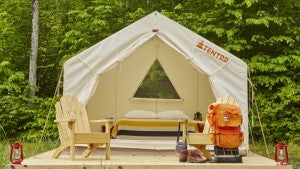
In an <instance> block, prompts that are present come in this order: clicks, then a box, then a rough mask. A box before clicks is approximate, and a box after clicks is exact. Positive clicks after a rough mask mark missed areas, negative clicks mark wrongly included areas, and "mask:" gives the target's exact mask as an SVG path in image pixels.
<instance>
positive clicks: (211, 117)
mask: <svg viewBox="0 0 300 169" xmlns="http://www.w3.org/2000/svg"><path fill="white" fill-rule="evenodd" d="M242 119H243V118H242V114H241V110H240V108H239V107H237V106H236V105H233V104H229V103H213V104H211V105H210V106H209V109H208V113H207V120H208V122H209V124H210V128H211V130H210V138H211V141H212V142H213V143H214V144H215V145H217V146H220V147H223V148H237V147H239V146H240V145H241V144H242V142H243V141H244V135H243V133H242V132H241V131H240V125H241V124H242Z"/></svg>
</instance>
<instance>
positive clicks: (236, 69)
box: [64, 11, 247, 110]
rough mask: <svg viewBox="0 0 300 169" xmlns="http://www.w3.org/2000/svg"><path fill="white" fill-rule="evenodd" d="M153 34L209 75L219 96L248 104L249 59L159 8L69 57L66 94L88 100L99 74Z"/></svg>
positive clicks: (65, 81) (83, 101)
mask: <svg viewBox="0 0 300 169" xmlns="http://www.w3.org/2000/svg"><path fill="white" fill-rule="evenodd" d="M154 36H158V37H159V38H161V39H162V40H163V41H164V42H165V43H167V44H168V45H169V46H171V47H172V48H173V49H175V50H176V51H178V52H180V53H181V54H182V55H183V56H184V57H186V60H189V61H190V62H191V63H192V64H193V65H194V66H196V68H198V70H199V71H202V72H203V73H205V74H206V75H207V76H209V79H210V82H211V84H212V89H213V92H214V95H215V96H216V98H218V97H221V96H224V95H230V96H233V97H234V98H236V99H237V101H238V102H239V104H240V105H247V65H246V63H245V62H243V61H242V60H241V59H239V58H237V57H236V56H234V55H232V54H231V53H229V52H227V51H225V50H224V49H222V48H220V47H218V46H217V45H215V44H213V43H212V42H210V41H209V40H207V39H205V38H203V37H202V36H200V35H198V34H196V33H194V32H192V31H191V30H189V29H187V28H185V27H184V26H182V25H180V24H178V23H177V22H175V21H173V20H171V19H169V18H167V17H166V16H164V15H162V14H160V13H159V12H157V11H155V12H153V13H151V14H149V15H147V16H145V17H144V18H142V19H140V20H138V21H136V22H134V23H133V24H131V25H129V26H127V27H125V28H124V29H122V30H120V31H118V32H116V33H115V34H113V35H111V36H109V37H108V38H106V39H104V40H102V41H101V42H99V43H97V44H95V45H94V46H92V47H90V48H88V49H87V50H85V51H83V52H81V53H79V54H78V55H76V56H74V57H72V58H71V59H69V60H68V61H67V62H66V63H65V64H64V95H72V96H76V97H77V98H78V99H79V101H80V102H82V103H85V104H86V103H87V102H88V100H89V98H90V97H91V96H92V95H93V92H94V91H95V88H96V87H97V84H98V77H99V75H100V74H101V73H104V72H106V71H108V70H110V69H111V68H113V67H114V66H116V65H118V64H119V62H122V61H123V60H125V59H126V57H128V56H129V55H130V54H131V53H133V52H134V51H135V50H136V49H137V48H138V47H139V46H140V45H142V44H143V43H145V42H146V41H147V40H149V39H151V38H152V37H154ZM242 109H244V110H247V109H246V107H242Z"/></svg>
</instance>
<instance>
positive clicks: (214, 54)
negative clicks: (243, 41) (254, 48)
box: [196, 40, 229, 63]
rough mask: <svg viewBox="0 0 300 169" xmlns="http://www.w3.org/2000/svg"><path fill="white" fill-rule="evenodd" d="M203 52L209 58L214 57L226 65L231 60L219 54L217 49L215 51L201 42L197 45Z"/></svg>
mask: <svg viewBox="0 0 300 169" xmlns="http://www.w3.org/2000/svg"><path fill="white" fill-rule="evenodd" d="M196 46H197V47H198V48H199V49H200V50H201V51H203V52H204V53H207V54H208V55H209V56H211V57H214V58H216V59H218V60H220V61H222V62H224V63H227V62H228V60H229V58H228V57H226V56H224V55H222V54H221V53H219V52H217V51H216V50H215V49H213V48H212V47H210V46H208V45H206V44H205V43H204V41H203V40H202V41H200V42H198V43H197V45H196Z"/></svg>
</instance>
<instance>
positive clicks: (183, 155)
mask: <svg viewBox="0 0 300 169" xmlns="http://www.w3.org/2000/svg"><path fill="white" fill-rule="evenodd" d="M187 156H188V151H187V150H181V151H180V153H179V162H186V160H187Z"/></svg>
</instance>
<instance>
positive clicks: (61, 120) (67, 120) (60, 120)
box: [54, 119, 76, 123]
mask: <svg viewBox="0 0 300 169" xmlns="http://www.w3.org/2000/svg"><path fill="white" fill-rule="evenodd" d="M75 121H76V119H59V120H54V122H56V123H59V122H75Z"/></svg>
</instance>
